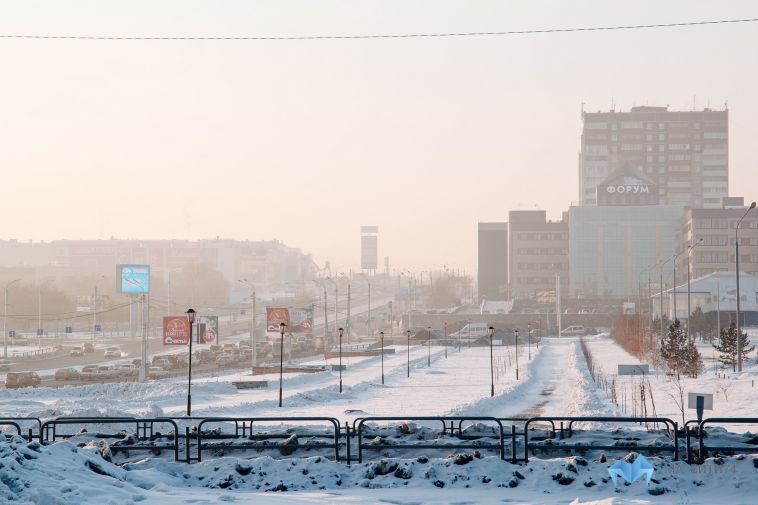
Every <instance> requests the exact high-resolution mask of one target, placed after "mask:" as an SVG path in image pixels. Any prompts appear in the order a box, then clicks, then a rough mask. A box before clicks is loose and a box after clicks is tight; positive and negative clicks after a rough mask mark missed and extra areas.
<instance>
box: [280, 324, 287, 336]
mask: <svg viewBox="0 0 758 505" xmlns="http://www.w3.org/2000/svg"><path fill="white" fill-rule="evenodd" d="M286 327H287V325H286V324H284V323H279V333H281V334H282V335H284V329H285V328H286Z"/></svg>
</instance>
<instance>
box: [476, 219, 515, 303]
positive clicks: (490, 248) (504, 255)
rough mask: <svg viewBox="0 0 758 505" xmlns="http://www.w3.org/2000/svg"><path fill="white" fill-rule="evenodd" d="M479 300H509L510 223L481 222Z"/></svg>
mask: <svg viewBox="0 0 758 505" xmlns="http://www.w3.org/2000/svg"><path fill="white" fill-rule="evenodd" d="M478 234H479V235H478V259H479V261H478V265H477V268H478V272H477V274H478V275H477V277H478V284H479V300H480V301H481V300H482V299H483V298H486V299H487V300H507V299H509V298H510V296H509V293H508V223H479V231H478Z"/></svg>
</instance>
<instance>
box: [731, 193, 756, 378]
mask: <svg viewBox="0 0 758 505" xmlns="http://www.w3.org/2000/svg"><path fill="white" fill-rule="evenodd" d="M754 208H755V202H753V203H751V204H750V207H748V209H747V210H746V211H745V213H744V214H743V215H742V217H741V218H740V220H739V221H737V226H736V227H735V228H734V273H735V275H736V276H737V371H738V372H741V371H742V334H741V333H740V331H741V330H740V237H739V232H740V224H742V220H743V219H745V216H747V214H748V212H750V211H751V210H753V209H754Z"/></svg>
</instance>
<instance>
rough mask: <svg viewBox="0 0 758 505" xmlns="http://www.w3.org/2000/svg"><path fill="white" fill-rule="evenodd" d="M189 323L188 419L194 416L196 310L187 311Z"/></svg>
mask: <svg viewBox="0 0 758 505" xmlns="http://www.w3.org/2000/svg"><path fill="white" fill-rule="evenodd" d="M185 314H187V322H188V323H189V360H188V361H189V364H188V365H187V417H189V416H191V415H192V326H193V325H194V324H195V309H187V312H185Z"/></svg>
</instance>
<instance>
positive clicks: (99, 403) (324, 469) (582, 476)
mask: <svg viewBox="0 0 758 505" xmlns="http://www.w3.org/2000/svg"><path fill="white" fill-rule="evenodd" d="M750 333H751V335H753V338H754V340H755V335H756V332H755V331H754V330H750ZM587 341H588V345H589V348H590V351H591V353H592V355H593V358H594V361H595V362H596V363H599V364H600V366H601V368H602V372H603V374H604V376H605V378H606V379H607V380H608V381H613V380H614V379H615V381H616V388H617V396H618V397H619V403H618V405H617V404H615V403H613V402H612V401H611V398H610V394H609V391H607V388H604V387H603V384H600V383H596V382H595V381H594V380H593V378H592V377H591V376H590V374H589V372H588V370H587V367H586V364H585V360H584V356H583V355H582V352H581V348H580V345H579V339H578V338H566V337H564V338H545V339H543V340H542V343H541V344H540V346H539V348H537V346H536V345H533V346H532V348H531V359H529V357H528V354H529V351H528V349H527V348H525V347H524V346H520V347H519V356H518V361H519V379H518V380H517V379H516V374H515V365H516V353H515V349H514V348H513V347H499V346H496V347H494V349H493V362H494V369H493V376H494V383H495V396H494V398H491V397H490V377H491V375H490V349H489V348H488V347H473V348H466V347H464V348H462V350H461V351H460V352H459V351H458V349H457V347H455V346H450V347H449V348H448V349H447V352H448V355H447V357H445V348H444V347H441V346H432V347H431V349H429V348H427V347H425V346H413V347H411V352H410V378H409V377H407V368H406V367H407V355H406V347H405V346H402V345H401V346H393V347H391V349H393V350H394V351H395V352H394V353H391V354H386V355H385V359H384V372H385V373H384V375H385V384H382V383H381V375H382V369H381V358H380V357H379V356H373V357H349V356H344V357H343V364H345V365H346V369H345V370H344V371H343V373H342V381H343V393H342V394H340V393H339V390H338V387H339V386H338V383H339V382H338V381H339V372H338V371H337V370H332V369H331V365H333V364H337V363H338V359H337V358H332V359H329V360H324V359H320V358H319V359H310V360H306V361H305V362H303V363H301V364H305V365H328V367H327V370H326V371H322V372H317V373H312V374H311V373H298V374H285V375H284V379H283V395H284V397H283V400H284V401H283V403H284V406H283V407H282V408H279V407H278V405H277V400H278V387H279V382H278V381H279V375H278V373H274V374H268V375H263V376H261V375H256V376H254V377H251V376H250V375H249V374H248V373H246V372H242V373H233V374H227V375H223V376H220V377H213V378H207V377H206V378H198V379H196V380H194V381H193V386H192V400H193V415H195V416H205V417H210V416H235V417H239V416H257V417H262V416H331V417H335V418H337V419H339V420H340V421H341V422H342V423H344V422H345V421H351V420H353V419H355V418H356V417H365V416H391V417H396V418H402V417H403V416H424V415H470V416H478V417H484V416H496V417H499V418H506V417H528V416H535V415H546V416H550V415H563V416H579V415H600V416H621V415H631V414H632V410H633V409H635V408H637V409H638V408H639V405H638V406H637V407H634V406H633V401H632V398H635V391H637V393H638V392H639V389H638V388H639V385H640V377H633V376H627V377H618V376H614V374H615V371H616V367H617V365H618V364H634V363H638V362H639V360H637V359H636V358H634V357H633V356H630V355H629V354H627V353H626V352H625V351H624V350H623V349H621V348H620V347H619V346H618V345H617V344H616V343H615V342H614V341H613V340H612V339H611V338H610V337H609V336H608V335H599V336H595V337H589V338H588V340H587ZM430 351H431V352H430ZM428 357H430V360H431V366H427V359H428ZM706 357H707V356H706ZM707 368H708V370H707V371H706V373H704V374H703V375H702V376H701V377H699V378H697V379H686V378H682V380H681V383H682V384H683V385H684V387H685V390H686V391H698V392H713V393H714V397H715V399H714V411H713V412H707V413H706V415H707V416H708V415H712V416H722V415H723V416H753V415H755V414H756V407H755V406H754V401H753V399H754V398H755V390H754V388H753V381H754V379H755V378H756V377H755V376H756V374H758V366H756V364H755V360H754V359H750V360H749V361H748V362H746V366H745V371H744V372H742V373H732V372H730V371H726V372H725V371H722V370H717V371H714V370H713V369H712V368H713V367H712V366H710V364H709V366H708V367H707ZM724 377H727V378H724ZM646 379H647V382H646V384H647V385H648V387H649V388H650V390H649V391H648V394H649V393H650V392H651V391H652V394H653V397H654V400H655V409H656V412H655V413H656V414H657V415H658V416H664V417H670V418H672V419H674V420H678V419H679V418H681V413H680V412H679V409H678V406H677V404H676V401H675V400H674V399H673V396H674V393H675V391H676V389H675V388H676V384H675V382H674V381H673V380H672V379H671V378H669V377H667V376H665V375H664V374H662V373H660V372H659V371H657V370H653V373H651V375H650V376H648V377H646ZM233 380H235V381H236V380H243V381H244V380H267V381H268V383H269V384H268V387H267V388H263V389H254V390H237V389H236V388H235V387H234V386H233V385H232V384H231V382H232V381H233ZM727 381H728V382H727ZM726 384H731V386H729V387H728V388H727V387H726V386H725V385H726ZM635 388H636V389H635ZM186 394H187V384H186V381H185V380H184V379H175V380H164V381H157V382H150V383H145V384H141V383H135V382H128V383H120V384H118V383H117V384H88V385H85V386H78V387H63V388H58V389H53V388H35V389H31V388H28V389H21V390H4V389H0V415H2V416H34V417H40V418H42V419H43V420H46V419H51V418H54V417H58V416H139V417H158V416H169V417H181V416H183V415H184V411H185V402H186ZM725 394H726V395H728V401H727V400H726V399H725V398H724V395H725ZM624 399H625V401H624ZM648 414H649V415H652V412H648ZM686 416H687V418H688V419H689V418H692V417H693V416H694V413H693V412H691V411H688V412H686ZM384 424H386V425H388V426H389V428H385V429H391V427H392V426H393V423H384ZM396 424H397V423H395V425H396ZM604 424H605V425H606V426H605V428H609V427H613V425H612V423H604ZM419 426H420V427H421V429H425V430H426V429H431V428H427V427H425V426H426V425H424V424H423V423H420V424H419ZM429 426H430V427H431V426H432V424H430V425H429ZM592 427H594V428H598V426H596V425H593V426H592ZM579 428H581V429H584V430H587V429H589V428H590V426H588V425H584V426H579ZM624 428H626V429H635V427H633V426H625V427H624ZM375 429H380V428H372V430H375ZM728 429H729V430H730V431H732V432H740V431H745V429H753V430H755V427H754V426H753V427H750V428H745V427H735V426H729V427H728ZM425 433H426V432H425ZM624 433H626V432H616V431H614V432H612V433H611V432H605V433H601V432H593V431H583V432H580V433H578V434H577V435H576V437H577V440H585V439H586V440H588V441H589V442H592V441H595V442H603V443H605V442H607V440H604V439H605V438H609V437H610V438H613V437H616V439H618V437H621V436H624ZM634 433H636V435H635V436H636V437H637V438H640V437H641V438H642V439H643V440H644V441H645V442H648V441H651V440H658V439H660V440H662V441H663V442H664V443H665V442H666V439H665V437H661V435H660V433H655V432H651V433H648V432H645V431H644V430H640V429H639V428H637V429H636V431H635V432H634ZM429 436H431V435H425V437H429ZM713 436H714V438H719V439H720V440H722V439H723V440H726V441H731V442H739V443H743V444H744V443H745V440H747V439H748V438H749V437H750V436H749V435H747V436H746V437H747V438H745V437H743V438H740V437H738V436H737V435H735V434H729V433H727V432H725V431H723V430H721V431H714V432H713ZM582 437H584V438H582ZM572 440H574V439H572ZM111 442H112V441H111ZM714 442H715V440H714ZM101 443H104V442H102V441H100V440H98V439H97V438H95V437H94V436H87V435H86V434H85V435H79V436H77V437H76V438H75V439H71V440H69V441H61V442H56V443H54V444H51V445H49V446H45V447H42V448H40V447H37V446H36V445H35V444H27V443H25V442H23V441H22V440H21V439H19V438H17V437H8V438H7V439H3V438H2V436H0V502H2V503H4V501H3V500H7V501H11V502H13V503H16V502H17V503H22V504H26V503H35V504H57V503H61V504H63V503H66V504H68V503H82V504H87V503H97V504H98V505H101V504H108V503H114V504H116V503H117V504H128V503H160V504H168V505H173V504H174V503H176V504H178V503H188V502H193V503H201V504H202V503H209V504H210V503H213V504H215V503H229V502H232V503H234V502H239V503H248V502H255V503H264V504H268V503H272V504H273V503H277V504H279V503H362V504H366V503H385V504H386V503H397V504H411V503H414V504H427V503H428V504H431V503H501V502H503V501H508V502H513V503H563V504H565V503H576V504H585V503H593V504H631V503H634V504H648V503H714V502H719V503H751V500H750V499H749V498H750V497H751V496H754V495H755V493H756V491H758V479H755V478H754V477H755V472H756V468H757V467H758V466H755V465H754V463H753V457H752V456H735V457H723V458H710V459H708V460H707V461H706V463H705V464H703V465H692V466H690V465H687V464H686V463H683V462H673V461H672V459H671V458H670V457H662V456H660V457H650V458H649V459H650V460H651V461H652V462H653V463H654V465H655V467H656V473H655V474H654V477H653V478H654V479H656V481H657V482H655V483H653V484H651V486H650V488H648V487H647V486H645V484H644V483H640V482H636V483H634V484H631V485H629V486H627V485H623V484H622V485H620V486H619V488H618V489H614V488H613V485H612V483H610V482H609V481H605V480H604V479H607V477H608V473H607V468H608V467H609V466H610V464H612V462H613V461H615V460H616V459H618V458H620V457H623V456H624V454H623V453H618V452H615V453H609V454H608V460H607V461H605V462H601V461H600V460H599V459H598V454H597V452H594V453H588V454H587V460H586V461H587V465H586V466H583V465H581V464H577V463H576V460H575V459H572V458H567V457H563V456H562V454H559V453H555V454H540V455H539V456H538V457H534V458H532V459H530V462H529V464H528V465H514V464H511V463H510V462H507V461H501V460H500V459H499V458H498V457H497V456H495V455H494V454H495V453H494V452H492V451H482V454H481V457H474V458H473V459H472V460H471V461H470V462H468V463H467V464H465V465H458V464H456V463H455V459H454V457H453V455H455V454H462V453H466V454H471V451H467V450H464V449H460V450H454V449H450V450H436V451H432V450H430V451H428V457H429V459H428V461H421V460H418V459H407V458H408V455H407V454H405V453H400V452H396V453H393V452H392V451H388V450H387V451H382V453H381V454H384V455H386V457H385V458H384V461H385V463H383V464H384V465H387V466H388V467H393V468H394V470H393V471H391V472H389V473H387V474H386V475H377V465H378V464H379V459H378V457H379V456H380V455H379V454H377V453H376V452H375V451H372V454H371V460H370V461H368V460H367V462H365V463H363V464H355V463H354V464H353V465H351V466H347V465H346V464H345V463H343V462H340V463H336V462H334V461H332V460H331V459H330V458H329V457H327V456H329V452H328V451H323V452H319V450H318V449H316V450H313V451H299V452H298V453H296V455H295V456H293V457H290V458H281V457H276V456H277V455H276V454H274V453H272V452H271V451H268V452H264V453H261V454H256V453H254V452H248V453H244V452H243V451H235V452H233V453H231V454H232V455H233V456H236V457H229V456H224V457H211V454H210V452H209V453H208V454H207V455H205V454H204V458H203V462H202V463H194V464H190V465H188V464H185V463H174V462H173V461H172V458H170V457H168V456H167V455H166V454H163V455H161V456H157V457H156V456H153V455H152V454H151V453H149V452H139V453H138V452H134V453H132V454H131V457H129V458H128V461H129V462H128V463H126V464H124V461H125V460H124V455H123V451H120V452H118V453H116V455H114V458H115V460H116V461H117V462H120V463H121V464H120V465H114V464H112V463H110V462H108V461H106V460H105V459H103V457H102V455H101V448H100V446H99V444H101ZM556 443H557V444H560V441H556ZM115 448H116V446H115V445H114V446H113V449H115ZM102 451H103V454H105V456H106V459H108V457H109V454H110V450H109V449H108V448H107V447H103V448H102ZM416 455H417V453H414V456H416ZM404 458H406V459H404ZM397 468H400V469H403V470H402V471H400V472H398V474H399V475H401V476H400V477H398V476H396V474H395V472H396V471H397ZM570 468H573V470H571V469H570ZM384 469H386V468H384ZM406 470H407V471H406ZM382 471H383V470H382ZM514 472H519V473H520V474H521V475H522V476H523V477H524V478H523V479H521V478H518V477H515V476H514ZM261 473H263V474H264V475H261ZM380 473H381V472H380ZM558 474H561V476H560V477H557V478H556V479H555V480H554V477H555V476H556V475H558ZM403 476H405V477H407V478H404V477H403ZM566 477H568V478H566ZM571 478H573V482H571V483H565V484H561V483H560V482H559V481H561V480H563V481H567V480H570V479H571ZM314 481H315V483H314ZM435 482H437V484H435ZM589 482H592V483H594V485H591V484H588V483H589ZM514 483H515V484H514ZM440 484H442V485H444V487H443V488H440V487H438V486H439V485H440ZM511 486H515V487H511ZM284 487H286V488H287V492H268V491H270V490H274V489H279V490H280V491H281V490H283V488H284ZM651 489H652V490H657V491H662V492H663V494H662V495H660V496H653V495H651V494H650V492H649V490H651ZM657 491H656V492H657ZM3 493H4V494H3Z"/></svg>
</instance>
